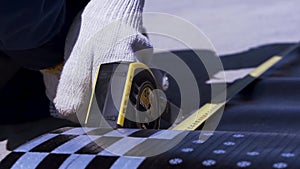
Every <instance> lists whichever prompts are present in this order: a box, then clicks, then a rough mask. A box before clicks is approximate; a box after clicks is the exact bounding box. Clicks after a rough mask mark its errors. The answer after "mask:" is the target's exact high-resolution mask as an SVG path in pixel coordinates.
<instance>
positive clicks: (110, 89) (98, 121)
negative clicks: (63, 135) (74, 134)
mask: <svg viewBox="0 0 300 169" xmlns="http://www.w3.org/2000/svg"><path fill="white" fill-rule="evenodd" d="M159 76H160V75H159V73H155V71H153V70H152V69H150V68H148V67H147V66H146V65H145V64H143V63H140V62H122V63H110V64H102V65H100V67H99V71H98V74H97V80H96V83H95V85H94V89H93V92H92V97H91V101H90V105H89V109H88V112H87V115H86V118H85V124H86V125H87V126H93V127H99V126H101V125H104V126H108V125H109V126H111V127H113V128H118V127H125V128H142V129H158V128H159V127H160V120H161V116H162V114H163V113H166V112H167V111H168V109H167V106H166V105H167V100H166V98H164V97H163V94H162V88H161V83H160V82H159V80H158V78H161V77H159ZM157 91H160V92H157Z"/></svg>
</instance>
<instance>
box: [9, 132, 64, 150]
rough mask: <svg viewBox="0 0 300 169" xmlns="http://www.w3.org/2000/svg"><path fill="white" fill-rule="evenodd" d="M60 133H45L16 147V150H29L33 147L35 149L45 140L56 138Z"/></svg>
mask: <svg viewBox="0 0 300 169" xmlns="http://www.w3.org/2000/svg"><path fill="white" fill-rule="evenodd" d="M57 135H58V134H45V135H42V136H40V137H38V138H36V139H34V140H32V141H30V142H28V143H26V144H23V145H21V146H20V147H18V148H17V149H15V150H14V151H15V152H28V151H30V150H31V149H33V148H34V147H36V146H38V145H40V144H42V143H44V142H45V141H48V140H50V139H52V138H54V137H55V136H57Z"/></svg>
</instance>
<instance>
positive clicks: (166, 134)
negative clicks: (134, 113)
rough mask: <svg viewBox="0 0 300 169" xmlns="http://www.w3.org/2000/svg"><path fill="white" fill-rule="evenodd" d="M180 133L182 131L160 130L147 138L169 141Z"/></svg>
mask: <svg viewBox="0 0 300 169" xmlns="http://www.w3.org/2000/svg"><path fill="white" fill-rule="evenodd" d="M182 132H183V131H182V130H161V131H158V132H156V133H154V134H153V135H151V136H150V137H149V138H155V139H167V140H171V139H173V138H174V137H176V136H178V135H179V134H181V133H182Z"/></svg>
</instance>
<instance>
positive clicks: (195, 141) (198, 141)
mask: <svg viewBox="0 0 300 169" xmlns="http://www.w3.org/2000/svg"><path fill="white" fill-rule="evenodd" d="M204 142H205V141H204V140H193V144H202V143H204Z"/></svg>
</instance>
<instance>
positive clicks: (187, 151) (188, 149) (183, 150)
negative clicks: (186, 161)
mask: <svg viewBox="0 0 300 169" xmlns="http://www.w3.org/2000/svg"><path fill="white" fill-rule="evenodd" d="M181 151H182V152H184V153H190V152H192V151H194V149H193V148H183V149H181Z"/></svg>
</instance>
